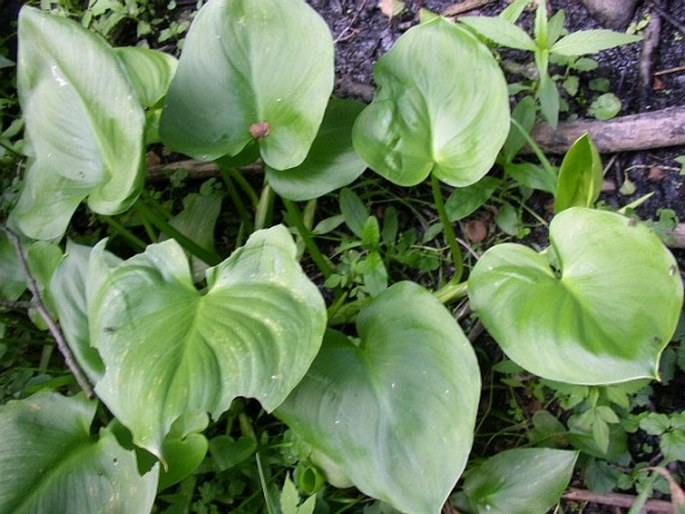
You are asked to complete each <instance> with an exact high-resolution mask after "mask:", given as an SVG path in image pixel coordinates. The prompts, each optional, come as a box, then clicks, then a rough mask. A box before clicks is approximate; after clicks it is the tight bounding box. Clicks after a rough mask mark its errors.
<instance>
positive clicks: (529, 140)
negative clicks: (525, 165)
mask: <svg viewBox="0 0 685 514" xmlns="http://www.w3.org/2000/svg"><path fill="white" fill-rule="evenodd" d="M511 124H512V125H513V126H514V127H516V129H517V130H518V131H519V133H520V134H521V135H522V136H523V139H525V140H526V143H528V146H530V148H531V150H533V153H535V156H536V157H537V158H538V160H539V161H540V163H541V164H542V165H543V166H544V168H545V170H547V172H548V173H550V174H552V175H556V171H554V166H552V163H550V162H549V160H548V159H547V157H546V156H545V154H544V152H543V151H542V149H541V148H540V145H538V144H537V143H536V142H535V140H534V139H533V138H532V137H531V135H530V134H529V133H528V131H527V130H526V129H524V128H523V126H521V124H520V123H519V122H518V121H516V120H515V119H514V118H511Z"/></svg>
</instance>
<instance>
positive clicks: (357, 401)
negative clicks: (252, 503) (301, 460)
mask: <svg viewBox="0 0 685 514" xmlns="http://www.w3.org/2000/svg"><path fill="white" fill-rule="evenodd" d="M357 329H358V333H359V336H360V338H361V342H359V343H356V342H354V341H353V340H351V339H349V338H348V337H346V336H345V335H343V334H341V333H340V332H335V331H329V332H328V333H327V336H326V338H325V342H324V345H323V346H322V349H321V352H320V353H319V355H318V356H317V358H316V360H315V361H314V363H313V364H312V367H311V369H310V370H309V371H308V372H307V375H306V376H305V378H304V379H303V380H302V382H301V383H300V384H299V385H298V386H297V388H296V389H295V390H294V391H293V393H292V394H291V395H290V396H289V397H288V399H287V400H286V401H285V402H284V403H283V404H282V405H281V407H279V408H278V409H277V410H276V412H275V414H276V415H277V416H278V417H280V418H281V419H283V420H284V421H285V422H286V423H288V425H289V426H290V427H291V428H292V430H293V431H294V432H295V433H296V434H298V435H299V436H300V437H301V438H302V439H303V440H304V441H305V442H306V443H308V444H310V445H311V446H312V447H313V449H314V452H313V454H312V459H313V460H315V461H319V462H321V463H322V464H323V467H324V468H326V469H330V468H333V469H338V471H342V473H344V474H345V475H347V477H348V478H349V479H350V480H351V481H352V483H354V485H356V486H357V487H358V488H359V489H360V490H362V491H363V492H365V493H366V494H368V495H370V496H373V497H376V498H379V499H381V500H383V501H386V502H388V503H390V504H391V505H393V506H394V507H395V508H397V509H399V510H401V511H403V512H416V513H422V514H425V513H430V512H433V513H437V512H438V511H439V510H440V507H441V506H442V504H443V503H444V501H445V499H446V498H447V496H448V495H449V493H450V491H451V490H452V488H453V487H454V484H455V482H456V481H457V479H458V478H459V475H460V474H461V472H462V470H463V469H464V466H465V464H466V459H467V456H468V453H469V450H470V448H471V443H472V440H473V428H474V423H475V415H476V409H477V406H478V399H479V396H480V373H479V371H478V363H477V361H476V358H475V355H474V352H473V349H472V348H471V345H470V344H469V342H468V340H467V339H466V337H465V336H464V335H463V333H462V331H461V329H460V328H459V326H458V325H457V323H456V322H455V320H454V318H453V317H452V315H451V314H450V313H449V311H447V310H446V309H445V308H444V307H443V306H442V305H441V304H440V302H439V301H438V300H436V299H435V298H434V297H433V296H432V295H431V294H430V293H428V292H427V291H426V290H425V289H423V288H421V287H420V286H418V285H416V284H413V283H410V282H401V283H398V284H395V285H394V286H392V287H391V288H389V289H387V290H386V291H385V292H383V293H381V294H379V295H378V296H377V297H376V298H375V299H374V300H373V302H372V303H371V304H369V306H368V307H366V308H365V309H364V310H362V312H361V313H360V314H359V317H358V319H357ZM330 464H334V466H331V465H330ZM338 474H339V473H338ZM335 481H336V482H337V483H343V482H344V481H345V480H344V477H340V476H338V477H336V478H335Z"/></svg>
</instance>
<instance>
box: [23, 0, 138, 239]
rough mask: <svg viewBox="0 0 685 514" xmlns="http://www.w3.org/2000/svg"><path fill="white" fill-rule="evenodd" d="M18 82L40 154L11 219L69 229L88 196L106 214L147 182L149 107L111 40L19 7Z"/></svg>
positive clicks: (42, 232)
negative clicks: (145, 150) (145, 131)
mask: <svg viewBox="0 0 685 514" xmlns="http://www.w3.org/2000/svg"><path fill="white" fill-rule="evenodd" d="M18 37H19V43H20V44H19V63H18V69H17V84H18V89H19V97H20V100H21V105H22V110H23V114H24V120H25V122H26V135H27V137H28V140H29V142H30V148H31V152H32V156H31V159H30V161H29V162H30V167H29V170H28V172H27V175H26V177H25V179H24V184H23V189H22V192H21V196H20V198H19V201H18V204H17V205H16V207H15V208H14V210H13V211H12V213H11V218H10V219H11V223H12V224H13V225H14V226H16V227H17V228H18V229H19V230H21V231H22V232H23V233H25V234H26V235H28V236H30V237H33V238H34V239H53V238H58V237H61V236H62V234H63V233H64V231H65V230H66V226H67V225H68V223H69V220H70V219H71V216H72V214H73V213H74V211H75V210H76V207H77V206H78V204H79V203H81V201H82V200H84V199H85V198H86V197H88V205H89V207H90V208H91V209H92V210H93V211H95V212H98V213H101V214H116V213H119V212H122V211H123V210H125V209H127V208H128V207H129V206H130V205H131V203H132V202H133V201H134V200H135V199H136V197H137V195H138V193H139V191H140V188H141V186H142V181H143V174H142V167H143V165H144V160H143V158H142V157H143V129H144V126H145V115H144V113H143V110H142V108H141V107H140V105H139V104H138V100H137V98H136V92H135V90H134V89H133V87H132V85H131V84H130V83H129V80H128V77H127V75H126V74H125V73H124V72H123V70H122V68H121V64H120V62H119V60H118V59H117V57H116V55H115V54H114V52H113V51H112V49H111V48H110V47H109V46H107V44H106V43H105V42H104V40H103V39H102V38H100V37H98V36H96V35H95V34H93V33H91V32H89V31H87V30H86V29H84V28H83V27H81V26H80V25H79V24H77V23H75V22H73V21H70V20H67V19H66V18H62V17H58V16H52V15H50V14H47V13H44V12H42V11H39V10H37V9H34V8H31V7H24V8H22V10H21V13H20V15H19V29H18Z"/></svg>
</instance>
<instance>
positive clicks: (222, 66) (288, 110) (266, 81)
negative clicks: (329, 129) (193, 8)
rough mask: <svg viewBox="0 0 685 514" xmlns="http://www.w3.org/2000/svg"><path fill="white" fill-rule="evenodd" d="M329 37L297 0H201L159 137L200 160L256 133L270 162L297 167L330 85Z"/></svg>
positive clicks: (230, 150) (234, 150)
mask: <svg viewBox="0 0 685 514" xmlns="http://www.w3.org/2000/svg"><path fill="white" fill-rule="evenodd" d="M333 79H334V65H333V39H332V37H331V34H330V30H329V29H328V26H327V25H326V23H325V22H324V21H323V19H322V18H321V17H320V16H319V15H318V14H317V13H316V12H315V11H314V10H313V9H312V8H311V7H309V6H308V5H307V4H306V3H305V2H304V1H302V0H261V1H259V2H255V1H254V0H210V1H209V2H208V3H207V4H205V6H204V7H202V9H201V10H200V11H199V12H198V14H197V16H196V17H195V20H194V21H193V23H192V25H191V27H190V30H189V32H188V35H187V37H186V39H185V43H184V47H183V52H182V54H181V58H180V61H179V66H178V71H177V73H176V76H175V77H174V79H173V81H172V83H171V88H170V89H169V94H168V96H167V104H166V108H165V110H164V112H163V114H162V119H161V124H160V134H161V136H162V140H163V141H164V142H165V144H166V145H168V146H169V147H170V148H173V149H174V150H178V151H179V152H183V153H186V154H188V155H191V156H193V157H195V158H198V159H202V160H211V159H217V158H219V157H222V156H224V155H230V156H234V155H237V154H238V153H240V151H241V150H242V149H243V148H244V147H245V146H246V145H247V144H248V143H250V142H251V141H253V140H254V139H258V142H259V147H260V152H261V156H262V159H263V160H264V162H265V163H266V164H268V165H269V166H271V167H272V168H274V169H279V170H283V169H289V168H294V167H295V166H297V165H299V164H300V163H301V162H302V161H303V160H304V158H305V157H306V155H307V152H308V151H309V147H310V146H311V144H312V141H313V140H314V137H315V136H316V133H317V131H318V129H319V125H320V124H321V120H322V118H323V115H324V111H325V109H326V104H327V103H328V98H329V97H330V95H331V92H332V91H333Z"/></svg>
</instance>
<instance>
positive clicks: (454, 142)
mask: <svg viewBox="0 0 685 514" xmlns="http://www.w3.org/2000/svg"><path fill="white" fill-rule="evenodd" d="M374 80H375V81H376V85H377V86H378V89H377V90H376V96H375V98H374V100H373V102H372V103H371V104H370V105H369V106H368V107H367V108H366V109H364V111H363V112H362V113H361V115H360V116H359V118H358V119H357V122H356V123H355V126H354V129H353V132H352V141H353V143H354V147H355V149H356V150H357V152H358V153H359V155H361V157H362V158H363V159H364V160H365V161H366V162H367V163H368V165H369V167H371V168H372V169H373V170H374V171H376V172H377V173H379V174H380V175H382V176H383V177H385V178H387V179H388V180H390V181H391V182H394V183H395V184H399V185H402V186H412V185H416V184H418V183H420V182H422V181H423V180H425V179H426V178H427V177H428V176H429V175H430V174H431V173H434V174H435V176H436V177H437V178H438V179H440V180H441V181H443V182H445V183H447V184H450V185H452V186H458V187H463V186H467V185H469V184H473V183H474V182H476V181H478V180H479V179H480V178H481V177H482V176H483V175H485V174H486V173H487V172H488V170H489V169H490V167H491V166H492V164H493V163H494V161H495V157H496V156H497V152H498V151H499V149H500V148H501V147H502V145H503V143H504V141H505V139H506V137H507V133H508V131H509V99H508V98H509V97H508V93H507V87H506V83H505V81H504V76H503V75H502V72H501V70H500V68H499V66H498V64H497V62H496V61H495V59H494V58H493V57H492V55H491V54H490V51H489V50H488V49H487V47H485V46H484V45H483V44H482V43H480V42H479V41H478V40H477V39H476V38H475V37H474V36H473V35H471V34H470V33H469V32H468V31H467V30H466V29H464V28H462V27H460V26H457V25H454V24H453V23H450V22H448V21H447V20H445V19H443V18H434V19H432V20H431V21H428V22H426V23H424V24H422V25H419V26H417V27H414V28H412V29H409V30H408V31H407V32H406V33H405V34H404V35H403V36H402V37H401V38H400V39H398V40H397V42H396V43H395V46H394V47H393V48H392V49H391V50H390V52H388V53H387V54H386V55H384V56H383V57H381V58H380V59H379V61H378V64H376V68H375V71H374Z"/></svg>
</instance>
